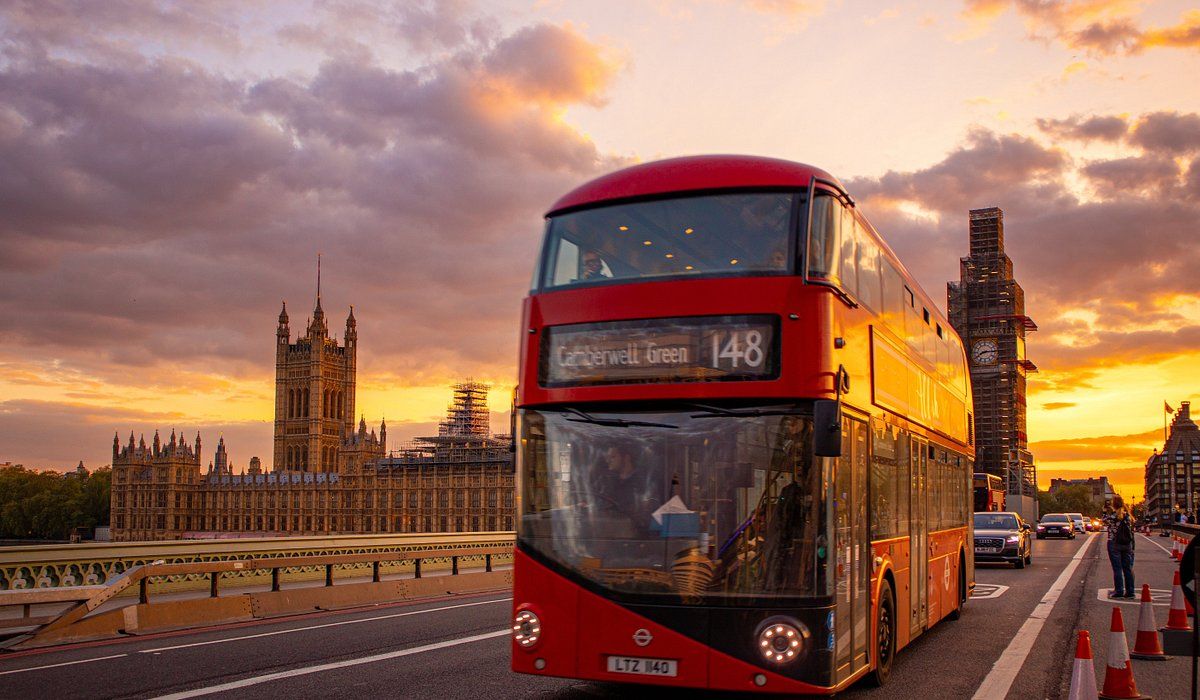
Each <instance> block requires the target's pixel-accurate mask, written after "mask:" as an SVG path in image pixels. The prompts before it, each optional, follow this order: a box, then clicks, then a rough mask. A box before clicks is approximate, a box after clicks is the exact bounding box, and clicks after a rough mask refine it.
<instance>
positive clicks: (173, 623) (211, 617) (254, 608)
mask: <svg viewBox="0 0 1200 700" xmlns="http://www.w3.org/2000/svg"><path fill="white" fill-rule="evenodd" d="M512 552H513V549H512V544H511V543H510V542H505V543H502V544H485V545H476V546H442V547H426V548H420V549H412V550H409V551H387V552H371V553H358V554H334V555H318V556H297V557H279V556H276V557H267V558H255V559H232V560H220V561H217V560H212V561H197V562H183V563H166V562H163V561H156V562H153V563H150V564H142V565H138V566H135V567H133V568H130V569H128V570H127V571H125V572H124V573H122V574H121V575H119V576H117V577H116V578H114V579H113V580H112V581H110V582H108V583H107V584H105V585H92V586H73V587H60V588H41V589H24V590H9V591H0V608H5V607H11V606H22V609H23V610H22V611H23V615H22V617H20V618H9V619H4V620H0V630H3V629H9V630H13V629H27V631H25V632H24V633H23V634H21V635H20V636H18V637H15V638H13V639H10V640H8V641H7V643H5V644H3V646H9V647H14V646H23V647H29V646H39V645H41V644H45V643H62V642H66V641H77V640H79V639H84V638H94V637H97V636H112V635H115V634H119V633H121V632H127V631H128V630H126V629H124V628H121V627H119V625H120V624H125V625H126V627H129V626H130V624H129V620H130V617H131V616H129V615H125V614H124V610H127V609H123V610H117V611H110V612H109V613H105V615H107V616H108V617H109V618H110V619H108V620H101V621H100V623H101V624H92V625H90V626H87V627H86V629H83V630H80V631H76V632H74V633H73V632H72V631H71V629H70V628H71V627H72V626H73V625H76V624H77V623H81V622H82V621H83V620H84V618H85V617H86V616H87V615H88V614H89V613H92V612H94V611H95V610H96V609H97V608H99V607H100V606H101V605H103V604H104V603H106V602H108V601H110V600H112V599H113V598H115V597H117V596H118V595H120V594H121V593H123V592H125V591H127V590H129V589H131V588H133V587H135V586H136V587H137V591H138V601H137V603H136V604H135V605H134V606H131V607H136V608H138V609H146V610H149V609H150V608H152V607H153V606H152V605H151V600H150V582H151V581H152V580H154V579H170V578H172V577H181V576H204V577H207V578H208V580H209V582H210V585H209V595H208V599H210V600H211V599H217V598H221V595H220V594H221V580H222V577H223V576H225V575H227V574H235V575H236V574H242V573H246V572H259V573H265V572H270V575H271V589H270V591H269V592H268V593H265V594H242V595H241V596H237V598H243V599H246V600H247V601H249V602H248V603H247V605H244V606H242V607H243V608H246V609H245V610H244V612H245V613H246V614H245V615H241V614H239V612H242V611H239V610H238V608H237V606H228V605H226V606H205V605H203V604H202V603H203V601H204V599H201V600H200V601H196V600H190V601H175V602H173V603H163V604H159V605H158V607H159V608H160V609H159V610H158V611H157V612H158V615H157V618H155V619H157V620H159V622H158V623H157V624H158V626H159V627H162V626H163V624H164V623H163V622H162V620H164V619H165V620H167V621H168V623H167V625H168V626H170V627H174V628H178V627H195V626H202V625H205V624H214V623H216V622H222V621H225V620H227V619H230V618H231V616H232V617H233V618H237V619H245V618H246V617H247V616H248V617H251V618H253V617H259V616H264V615H269V614H286V613H287V612H289V611H291V612H298V611H301V610H304V609H312V608H313V607H314V606H313V605H312V601H313V600H314V599H316V600H320V597H321V593H320V591H321V590H322V589H332V588H334V587H335V585H334V575H333V572H334V569H335V568H336V567H344V568H348V567H356V566H363V565H370V567H371V569H372V577H371V582H370V584H343V585H342V586H338V588H342V589H347V590H348V591H349V592H348V593H345V594H342V595H340V596H333V595H328V594H327V595H325V596H324V597H326V598H328V599H329V602H330V603H335V604H341V605H343V606H345V605H353V604H362V603H367V602H380V601H381V600H387V599H389V598H395V597H396V595H397V593H399V595H400V597H401V598H403V597H405V594H406V593H407V594H411V595H421V594H422V593H423V592H426V593H427V592H428V591H432V590H434V589H438V590H441V589H445V591H446V592H456V591H461V590H465V589H471V587H472V585H475V586H476V587H477V588H478V587H479V586H483V587H487V586H488V585H491V584H494V583H497V582H498V580H497V579H495V577H494V576H493V575H492V574H493V573H494V572H493V559H494V558H496V557H504V558H508V557H511V555H512ZM441 559H449V560H450V562H451V571H450V574H449V576H448V577H447V576H438V577H435V578H436V579H437V581H436V582H435V585H434V586H421V585H415V586H414V585H413V582H419V581H421V579H422V566H421V565H422V562H424V561H430V560H441ZM462 559H476V560H478V559H482V560H483V563H484V571H483V572H481V573H477V574H461V575H460V573H459V562H460V560H462ZM384 563H409V564H411V565H412V566H413V578H412V579H411V580H410V581H393V582H385V581H383V580H382V578H381V574H380V568H381V564H384ZM311 567H321V568H323V569H324V573H325V581H324V586H317V587H309V588H303V589H298V590H289V591H282V590H281V587H280V572H281V571H288V570H300V569H308V568H311ZM468 579H472V580H468ZM426 581H428V579H426ZM447 581H450V583H448V584H447V583H446V582H447ZM464 581H465V583H464ZM508 582H509V583H511V581H508ZM382 584H391V585H389V586H383V585H382ZM314 588H315V589H316V591H317V597H316V598H314V596H313V595H312V591H313V589H314ZM305 593H307V595H304V594H305ZM255 596H258V598H257V600H256V599H255ZM271 596H274V598H272V597H271ZM225 600H229V599H225ZM49 603H68V604H69V605H68V607H67V608H66V609H65V610H63V611H61V612H60V613H58V614H56V615H49V616H32V615H31V610H32V606H34V605H43V604H49ZM256 603H257V604H256ZM306 606H307V607H306ZM316 607H321V606H319V605H318V606H316ZM162 608H171V609H172V612H171V613H170V614H167V615H164V614H163V612H162V610H161V609H162ZM231 610H232V611H234V612H232V613H231V612H230V611H231ZM264 610H265V612H264ZM117 614H120V615H119V616H118V615H117ZM132 618H133V620H134V621H135V622H134V624H133V625H132V626H133V627H135V628H136V627H137V624H136V619H137V616H136V614H135V615H133V616H132ZM96 619H97V618H93V620H96ZM152 626H153V625H152ZM29 628H31V629H29Z"/></svg>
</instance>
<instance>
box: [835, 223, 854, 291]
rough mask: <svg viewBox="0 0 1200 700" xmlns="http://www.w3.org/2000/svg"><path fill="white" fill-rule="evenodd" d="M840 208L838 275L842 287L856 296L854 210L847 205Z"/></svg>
mask: <svg viewBox="0 0 1200 700" xmlns="http://www.w3.org/2000/svg"><path fill="white" fill-rule="evenodd" d="M839 208H840V209H841V213H842V215H841V219H842V227H841V238H842V249H841V252H840V253H838V277H839V278H841V280H842V288H843V289H845V290H846V291H847V292H850V294H851V296H855V297H857V296H858V250H857V249H858V238H857V237H856V236H855V235H854V212H853V211H852V210H851V209H850V208H849V207H839Z"/></svg>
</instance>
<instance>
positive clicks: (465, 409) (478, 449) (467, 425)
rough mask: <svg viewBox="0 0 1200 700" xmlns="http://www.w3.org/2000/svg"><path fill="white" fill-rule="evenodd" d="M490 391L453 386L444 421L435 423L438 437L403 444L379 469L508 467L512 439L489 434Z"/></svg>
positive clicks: (481, 387) (473, 385)
mask: <svg viewBox="0 0 1200 700" xmlns="http://www.w3.org/2000/svg"><path fill="white" fill-rule="evenodd" d="M489 389H491V386H490V385H488V384H485V383H482V382H475V381H470V380H468V381H465V382H460V383H458V384H455V385H454V394H453V398H452V399H451V401H450V404H449V406H447V408H446V418H445V419H444V420H443V421H441V422H440V423H438V434H437V435H433V436H429V437H418V438H414V439H413V440H411V441H409V442H406V443H403V444H402V445H400V447H399V449H397V450H394V451H392V452H391V453H390V454H389V455H388V456H387V457H386V458H384V459H383V460H381V461H380V463H379V467H380V468H383V469H391V468H400V467H411V466H434V465H469V464H480V463H509V464H511V463H512V436H509V435H492V434H491V412H490V411H489V410H488V398H487V396H488V390H489Z"/></svg>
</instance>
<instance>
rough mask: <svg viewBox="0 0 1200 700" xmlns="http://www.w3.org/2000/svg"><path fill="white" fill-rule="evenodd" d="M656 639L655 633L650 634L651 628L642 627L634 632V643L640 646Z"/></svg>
mask: <svg viewBox="0 0 1200 700" xmlns="http://www.w3.org/2000/svg"><path fill="white" fill-rule="evenodd" d="M653 641H654V635H652V634H650V630H648V629H646V628H644V627H643V628H642V629H640V630H638V631H637V632H634V633H633V643H634V644H636V645H638V646H639V647H644V646H646V645H647V644H649V643H650V642H653Z"/></svg>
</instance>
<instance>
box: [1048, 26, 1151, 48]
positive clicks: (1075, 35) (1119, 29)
mask: <svg viewBox="0 0 1200 700" xmlns="http://www.w3.org/2000/svg"><path fill="white" fill-rule="evenodd" d="M1064 34H1065V39H1066V41H1067V43H1068V44H1069V45H1070V46H1072V47H1074V48H1079V49H1084V50H1086V51H1091V52H1094V53H1098V54H1113V53H1124V52H1129V51H1131V50H1134V49H1135V48H1137V47H1138V45H1139V42H1140V40H1141V38H1142V32H1141V30H1140V29H1139V28H1138V26H1137V24H1135V23H1134V22H1133V21H1132V20H1129V19H1122V20H1115V21H1112V22H1093V23H1092V24H1089V25H1087V26H1086V27H1084V28H1083V29H1080V30H1077V31H1066V32H1064Z"/></svg>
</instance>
